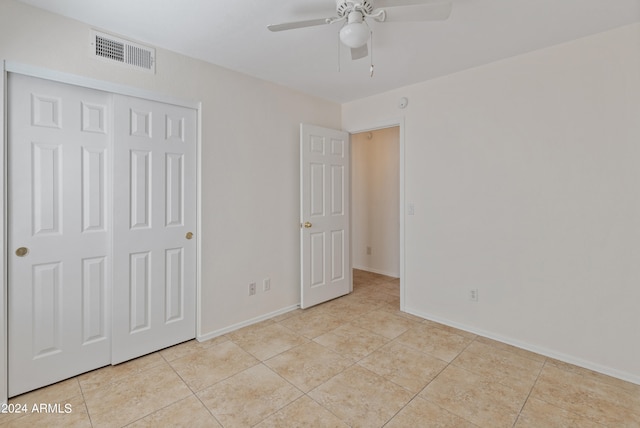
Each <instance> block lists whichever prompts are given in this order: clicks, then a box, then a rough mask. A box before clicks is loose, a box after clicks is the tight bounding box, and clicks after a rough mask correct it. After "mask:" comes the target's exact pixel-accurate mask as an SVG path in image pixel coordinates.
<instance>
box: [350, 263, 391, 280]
mask: <svg viewBox="0 0 640 428" xmlns="http://www.w3.org/2000/svg"><path fill="white" fill-rule="evenodd" d="M353 269H358V270H363V271H365V272H371V273H377V274H378V275H384V276H390V277H391V278H400V276H399V275H400V274H399V273H398V272H389V271H385V270H380V269H374V268H370V267H366V266H353Z"/></svg>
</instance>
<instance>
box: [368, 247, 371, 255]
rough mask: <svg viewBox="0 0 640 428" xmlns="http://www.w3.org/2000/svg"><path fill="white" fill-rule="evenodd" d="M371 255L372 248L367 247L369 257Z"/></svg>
mask: <svg viewBox="0 0 640 428" xmlns="http://www.w3.org/2000/svg"><path fill="white" fill-rule="evenodd" d="M370 255H371V247H367V256H370Z"/></svg>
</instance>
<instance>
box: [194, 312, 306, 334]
mask: <svg viewBox="0 0 640 428" xmlns="http://www.w3.org/2000/svg"><path fill="white" fill-rule="evenodd" d="M299 308H300V305H293V306H288V307H286V308H282V309H278V310H277V311H273V312H269V313H268V314H265V315H260V316H259V317H255V318H251V319H249V320H246V321H242V322H239V323H237V324H233V325H230V326H228V327H225V328H221V329H219V330H214V331H212V332H211V333H207V334H203V335H198V336H197V337H196V339H197V340H198V342H204V341H206V340H211V339H215V338H216V337H218V336H222V335H223V334H227V333H231V332H232V331H236V330H239V329H241V328H243V327H247V326H250V325H253V324H257V323H259V322H262V321H266V320H268V319H271V318H273V317H277V316H278V315H282V314H286V313H287V312H291V311H295V310H296V309H299Z"/></svg>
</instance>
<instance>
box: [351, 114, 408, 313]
mask: <svg viewBox="0 0 640 428" xmlns="http://www.w3.org/2000/svg"><path fill="white" fill-rule="evenodd" d="M396 126H397V127H398V128H399V133H400V135H399V146H400V147H399V150H400V153H399V162H400V185H399V189H398V192H399V195H398V196H399V199H400V202H399V205H400V207H399V210H400V211H399V217H400V232H399V233H400V262H399V264H400V266H399V267H400V310H401V311H403V312H404V310H405V306H406V296H405V289H406V287H405V261H404V258H405V256H404V254H405V249H404V242H405V239H404V234H405V232H404V231H405V224H404V220H405V194H404V190H405V187H404V181H405V180H404V164H405V145H404V117H398V118H393V119H388V120H372V121H371V122H368V121H366V122H364V123H361V124H358V125H356V126H353V127H350V128H347V129H345V131H346V132H348V133H349V136H352V135H353V134H360V133H362V132H370V131H377V130H379V129H385V128H393V127H396ZM352 161H353V159H352ZM352 171H353V169H352ZM349 180H350V182H351V183H353V180H351V177H350V178H349ZM350 185H351V184H350ZM351 195H352V197H351V198H349V210H351V211H352V209H353V207H352V204H353V200H352V198H353V189H352V191H351ZM351 221H353V217H352V218H351ZM352 226H353V225H352V224H351V225H349V227H350V228H351V229H353V227H352ZM351 238H352V239H353V234H352V235H351ZM349 247H350V248H351V250H350V251H353V250H352V248H353V245H352V243H351V242H350V243H349ZM352 256H353V254H352Z"/></svg>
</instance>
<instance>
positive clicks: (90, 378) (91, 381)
mask: <svg viewBox="0 0 640 428" xmlns="http://www.w3.org/2000/svg"><path fill="white" fill-rule="evenodd" d="M163 364H166V362H165V360H164V358H162V357H161V356H160V354H159V353H158V352H154V353H153V354H149V355H145V356H143V357H140V358H136V359H134V360H130V361H127V362H124V363H122V364H118V365H115V366H106V367H103V368H101V369H97V370H94V371H91V372H88V373H85V374H82V375H80V376H78V381H79V382H80V387H81V388H82V391H83V392H87V391H92V390H94V389H97V388H101V387H103V386H105V385H108V384H110V383H113V382H118V381H120V380H122V379H126V378H128V377H129V376H131V375H134V374H136V373H140V372H143V371H145V370H149V369H151V368H154V367H157V366H160V365H163Z"/></svg>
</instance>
